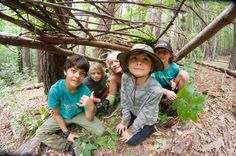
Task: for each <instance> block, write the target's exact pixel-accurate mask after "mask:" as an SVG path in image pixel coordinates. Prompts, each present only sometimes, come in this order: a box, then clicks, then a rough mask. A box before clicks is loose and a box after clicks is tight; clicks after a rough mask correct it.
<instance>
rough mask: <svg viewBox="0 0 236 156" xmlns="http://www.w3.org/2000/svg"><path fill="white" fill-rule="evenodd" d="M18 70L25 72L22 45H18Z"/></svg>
mask: <svg viewBox="0 0 236 156" xmlns="http://www.w3.org/2000/svg"><path fill="white" fill-rule="evenodd" d="M18 70H19V72H20V73H23V56H22V47H18Z"/></svg>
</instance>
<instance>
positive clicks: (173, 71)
mask: <svg viewBox="0 0 236 156" xmlns="http://www.w3.org/2000/svg"><path fill="white" fill-rule="evenodd" d="M178 74H179V66H178V65H177V64H176V63H171V64H170V65H169V68H168V69H165V70H163V71H158V72H155V73H152V75H151V77H153V78H155V79H156V80H157V81H158V82H159V83H160V84H161V86H162V87H164V86H168V85H169V84H170V80H172V79H174V78H176V77H177V75H178Z"/></svg>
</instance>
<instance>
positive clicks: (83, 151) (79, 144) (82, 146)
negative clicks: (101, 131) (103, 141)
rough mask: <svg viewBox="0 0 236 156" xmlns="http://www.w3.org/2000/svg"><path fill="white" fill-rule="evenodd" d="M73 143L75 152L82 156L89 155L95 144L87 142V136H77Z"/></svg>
mask: <svg viewBox="0 0 236 156" xmlns="http://www.w3.org/2000/svg"><path fill="white" fill-rule="evenodd" d="M73 145H74V146H75V147H76V151H75V152H76V154H77V155H83V156H91V152H92V150H96V149H97V146H95V145H94V144H91V143H90V142H89V138H88V137H86V136H83V137H80V138H77V139H76V140H75V141H74V143H73Z"/></svg>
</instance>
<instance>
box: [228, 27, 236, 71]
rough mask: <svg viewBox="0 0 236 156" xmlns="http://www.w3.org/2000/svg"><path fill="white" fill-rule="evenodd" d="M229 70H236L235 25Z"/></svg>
mask: <svg viewBox="0 0 236 156" xmlns="http://www.w3.org/2000/svg"><path fill="white" fill-rule="evenodd" d="M229 69H232V70H236V24H235V23H234V42H233V48H232V50H231V57H230V61H229Z"/></svg>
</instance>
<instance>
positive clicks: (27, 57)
mask: <svg viewBox="0 0 236 156" xmlns="http://www.w3.org/2000/svg"><path fill="white" fill-rule="evenodd" d="M24 51H25V59H24V60H25V66H26V67H27V70H28V71H29V72H30V73H31V72H32V64H31V58H30V49H29V48H24Z"/></svg>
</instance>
